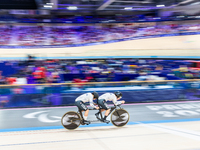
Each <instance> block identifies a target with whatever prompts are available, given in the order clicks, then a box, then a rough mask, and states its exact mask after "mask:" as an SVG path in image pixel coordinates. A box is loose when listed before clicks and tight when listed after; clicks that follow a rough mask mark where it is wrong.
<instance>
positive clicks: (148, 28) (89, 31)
mask: <svg viewBox="0 0 200 150" xmlns="http://www.w3.org/2000/svg"><path fill="white" fill-rule="evenodd" d="M199 31H200V24H197V23H195V24H168V25H162V24H160V25H159V24H158V25H151V24H149V25H145V26H139V25H138V26H135V25H133V24H106V25H105V24H101V25H100V24H99V25H98V24H97V25H95V24H93V25H84V26H80V25H71V26H70V25H67V26H66V25H63V26H56V25H54V26H52V25H51V26H45V25H43V26H35V25H29V26H17V25H16V26H15V25H12V26H6V25H4V26H0V33H1V35H2V36H0V45H19V46H22V45H23V46H32V45H74V44H87V43H95V42H106V41H112V40H120V39H126V38H134V37H135V38H137V37H141V36H151V35H153V36H154V35H163V34H176V33H183V32H199Z"/></svg>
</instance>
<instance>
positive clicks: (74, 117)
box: [61, 111, 81, 130]
mask: <svg viewBox="0 0 200 150" xmlns="http://www.w3.org/2000/svg"><path fill="white" fill-rule="evenodd" d="M61 123H62V125H63V127H64V128H66V129H68V130H74V129H76V128H78V127H79V126H80V123H81V117H80V115H79V114H78V113H77V112H75V111H69V112H66V113H65V114H64V115H63V116H62V119H61Z"/></svg>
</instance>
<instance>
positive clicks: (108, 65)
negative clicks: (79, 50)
mask: <svg viewBox="0 0 200 150" xmlns="http://www.w3.org/2000/svg"><path fill="white" fill-rule="evenodd" d="M191 64H192V62H190V61H187V60H156V59H154V60H153V59H146V60H145V59H128V58H127V59H85V60H66V59H53V60H37V59H35V58H34V57H31V56H30V57H29V59H28V60H26V61H2V62H1V65H2V66H1V68H4V69H2V70H3V71H1V72H0V83H1V84H35V83H66V82H70V83H85V82H106V81H131V80H136V81H145V80H147V81H148V80H174V79H176V80H177V79H178V80H181V79H198V78H199V77H200V71H199V70H198V69H197V68H196V69H193V68H191ZM9 67H10V68H9ZM8 68H9V69H8ZM10 69H11V70H12V72H8V70H10Z"/></svg>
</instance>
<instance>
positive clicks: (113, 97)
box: [95, 91, 125, 123]
mask: <svg viewBox="0 0 200 150" xmlns="http://www.w3.org/2000/svg"><path fill="white" fill-rule="evenodd" d="M121 98H122V93H121V92H119V91H117V92H114V93H105V94H103V95H101V96H100V97H99V99H98V100H97V103H98V104H99V105H100V107H101V108H102V109H101V112H103V111H105V110H106V112H105V115H104V118H103V120H102V121H103V122H106V123H109V122H110V121H109V120H106V118H107V116H108V115H109V113H110V108H109V106H108V105H107V103H106V102H107V101H112V102H113V104H114V105H120V104H124V103H125V101H124V100H122V101H118V100H119V99H121ZM95 116H96V117H97V118H98V119H100V118H99V112H98V113H96V114H95Z"/></svg>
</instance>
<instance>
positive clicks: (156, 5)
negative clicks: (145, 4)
mask: <svg viewBox="0 0 200 150" xmlns="http://www.w3.org/2000/svg"><path fill="white" fill-rule="evenodd" d="M156 7H165V5H156Z"/></svg>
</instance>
